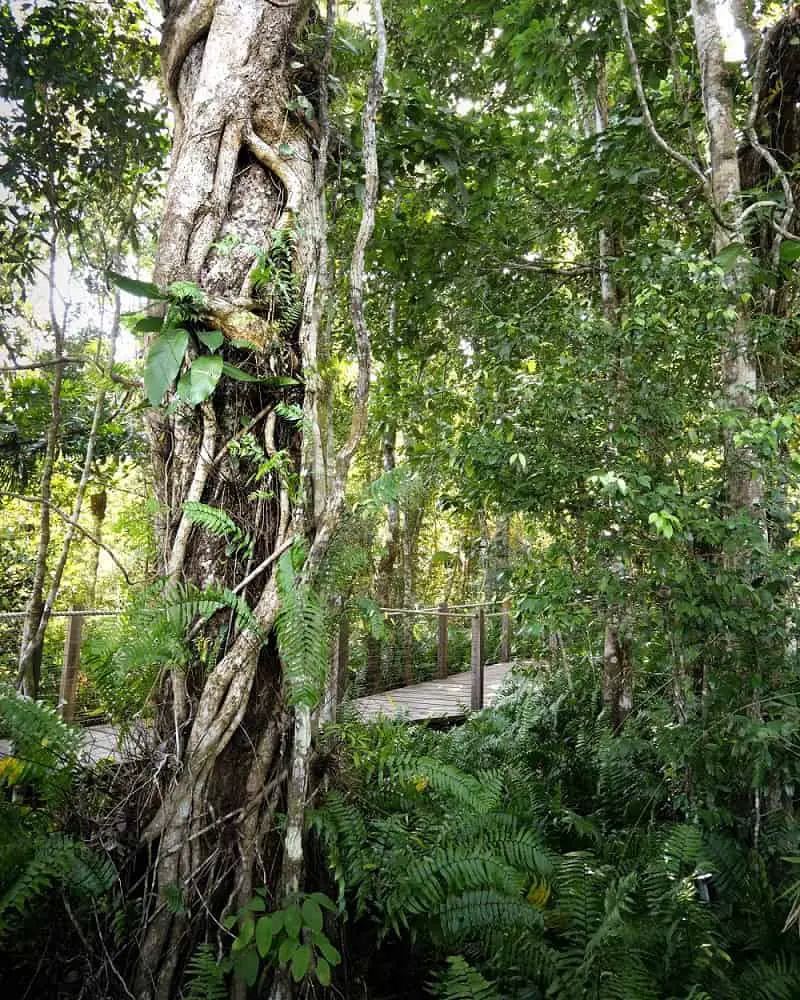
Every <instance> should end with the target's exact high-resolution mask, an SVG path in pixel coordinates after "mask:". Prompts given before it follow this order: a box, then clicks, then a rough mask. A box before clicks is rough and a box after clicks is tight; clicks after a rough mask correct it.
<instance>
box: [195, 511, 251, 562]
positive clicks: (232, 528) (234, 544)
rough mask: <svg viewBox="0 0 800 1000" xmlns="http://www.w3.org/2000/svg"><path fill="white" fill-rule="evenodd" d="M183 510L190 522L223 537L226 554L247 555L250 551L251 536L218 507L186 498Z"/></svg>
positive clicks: (218, 536)
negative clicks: (225, 543)
mask: <svg viewBox="0 0 800 1000" xmlns="http://www.w3.org/2000/svg"><path fill="white" fill-rule="evenodd" d="M183 510H184V513H185V514H186V516H187V517H188V518H189V520H190V521H191V522H192V524H198V525H200V527H202V528H204V529H205V530H206V531H208V532H209V533H210V534H212V535H215V536H216V537H217V538H224V539H225V541H226V542H227V545H226V548H225V555H226V556H232V555H235V554H236V553H243V554H244V555H249V554H250V552H251V551H252V548H253V538H252V536H251V535H250V534H249V533H248V532H247V531H245V530H244V529H243V528H240V527H239V526H238V525H237V524H236V522H235V521H233V520H232V518H231V517H229V515H228V514H226V513H225V511H224V510H220V509H219V507H211V506H209V505H208V504H205V503H199V502H197V501H193V500H187V501H186V502H185V503H184V505H183Z"/></svg>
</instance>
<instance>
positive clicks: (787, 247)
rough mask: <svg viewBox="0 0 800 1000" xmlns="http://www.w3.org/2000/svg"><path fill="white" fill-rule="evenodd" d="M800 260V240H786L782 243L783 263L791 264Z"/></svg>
mask: <svg viewBox="0 0 800 1000" xmlns="http://www.w3.org/2000/svg"><path fill="white" fill-rule="evenodd" d="M799 259H800V240H784V241H783V243H781V262H782V263H784V264H791V263H793V262H794V261H796V260H799Z"/></svg>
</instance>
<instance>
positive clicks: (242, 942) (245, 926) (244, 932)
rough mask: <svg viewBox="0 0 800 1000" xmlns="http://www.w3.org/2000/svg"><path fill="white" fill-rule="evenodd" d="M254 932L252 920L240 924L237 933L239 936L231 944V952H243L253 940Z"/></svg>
mask: <svg viewBox="0 0 800 1000" xmlns="http://www.w3.org/2000/svg"><path fill="white" fill-rule="evenodd" d="M254 930H255V924H254V923H253V921H252V920H249V919H248V920H245V921H244V922H243V923H242V927H241V930H240V931H239V936H238V937H237V938H236V940H235V941H234V942H233V945H232V946H231V951H244V949H245V948H246V947H247V946H248V945H249V944H250V942H251V941H252V940H253V932H254Z"/></svg>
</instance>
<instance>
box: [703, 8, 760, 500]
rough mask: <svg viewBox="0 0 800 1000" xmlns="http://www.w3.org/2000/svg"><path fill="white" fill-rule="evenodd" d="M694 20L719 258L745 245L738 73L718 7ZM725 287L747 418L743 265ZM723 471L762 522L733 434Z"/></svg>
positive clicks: (748, 354)
mask: <svg viewBox="0 0 800 1000" xmlns="http://www.w3.org/2000/svg"><path fill="white" fill-rule="evenodd" d="M692 19H693V22H694V32H695V40H696V44H697V54H698V57H699V60H700V70H701V78H702V91H703V107H704V111H705V119H706V128H707V130H708V138H709V147H710V157H711V194H712V201H713V205H714V208H715V209H716V212H717V218H718V220H721V222H723V223H725V224H724V225H723V224H719V223H718V224H717V225H716V226H715V228H714V250H715V251H716V253H720V252H721V251H722V250H724V249H725V247H727V246H729V245H730V244H731V243H733V242H743V239H742V232H741V214H742V209H741V197H740V196H741V179H740V174H739V156H738V146H739V141H738V135H737V128H736V120H735V114H734V93H733V82H732V76H733V72H734V71H733V68H732V67H731V66H730V65H728V64H726V63H725V59H724V49H723V43H722V36H721V34H720V28H719V21H718V19H717V8H716V5H715V4H714V3H713V2H709V0H692ZM724 281H725V286H726V288H727V289H728V290H729V292H730V294H731V310H732V317H733V318H732V319H731V325H730V328H729V330H728V332H727V336H726V339H725V342H724V344H723V347H722V378H723V386H722V388H723V391H724V393H725V396H726V399H727V402H728V405H729V406H730V407H731V409H732V410H736V411H739V412H741V413H744V414H748V413H750V412H752V409H753V406H754V403H755V395H756V389H757V373H756V363H755V357H754V352H753V346H752V344H751V338H750V330H749V323H748V319H747V316H746V314H745V307H744V306H743V305H742V301H741V295H742V293H743V292H744V291H746V290H747V287H748V281H747V270H746V266H745V263H744V261H741V262H739V263H738V264H737V265H736V266H734V267H732V268H730V269H729V270H728V271H727V273H726V275H725V278H724ZM725 468H726V485H727V493H728V497H727V499H728V504H729V506H730V510H731V514H732V516H733V517H736V516H737V515H738V514H740V513H741V512H743V511H745V512H747V513H749V514H750V515H751V516H752V517H754V518H755V519H756V520H761V518H762V510H761V507H762V499H763V482H762V477H761V474H760V471H759V469H758V464H757V460H756V456H755V455H754V453H753V450H752V449H751V448H749V447H747V446H743V445H737V444H735V442H734V434H733V432H731V431H729V432H727V433H726V437H725Z"/></svg>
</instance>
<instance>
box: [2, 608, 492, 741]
mask: <svg viewBox="0 0 800 1000" xmlns="http://www.w3.org/2000/svg"><path fill="white" fill-rule="evenodd" d="M380 611H381V612H382V614H383V615H384V616H385V617H386V618H398V619H399V618H402V617H403V616H416V617H435V618H436V619H437V630H436V674H435V677H436V678H437V679H438V680H444V679H445V678H447V677H448V676H449V675H450V670H449V667H448V642H449V627H450V624H451V622H453V621H454V620H461V621H464V622H465V623H466V622H469V625H470V635H471V651H470V670H471V673H472V678H471V686H470V707H471V708H473V709H480V708H483V702H484V667H485V665H486V619H487V618H500V661H501V662H502V663H508V662H509V661H510V660H511V608H510V602H509V601H503V602H493V603H485V604H452V605H451V604H448V603H447V602H446V601H443V602H442V603H441V604H439V605H437V606H436V607H431V608H381V609H380ZM24 614H25V613H24V612H21V611H19V612H17V611H6V612H0V620H4V619H5V620H8V619H21V618H23V617H24ZM119 614H120V612H119V611H116V610H87V609H83V608H79V607H74V608H71V609H70V610H69V611H54V612H52V617H58V618H66V619H67V629H66V636H65V639H64V660H63V667H62V671H61V682H60V685H59V693H58V711H59V713H60V714H61V716H62V718H63V719H64V720H65V721H67V722H71V721H73V718H74V716H75V705H76V694H77V684H78V676H79V671H80V662H81V637H82V629H83V624H84V620H85V619H86V618H91V617H116V616H117V615H119ZM349 650H350V622H349V618H348V615H347V612H346V610H345V611H343V613H342V615H341V618H340V624H339V635H338V642H337V650H336V656H335V662H334V664H333V668H334V669H335V670H336V671H337V675H338V686H339V688H340V690H343V689H344V688H345V687H346V677H347V672H348V666H349ZM459 672H460V671H459ZM413 683H414V680H413V679H412V678H411V677H410V676H406V677H405V678H404V682H403V683H402V684H400V685H396V686H398V687H407V686H409V685H411V684H413ZM387 689H388V686H386V685H384V686H380V685H378V686H377V687H375V688H374V689H373V690H371V691H369V694H377V693H379V692H380V691H385V690H387Z"/></svg>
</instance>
